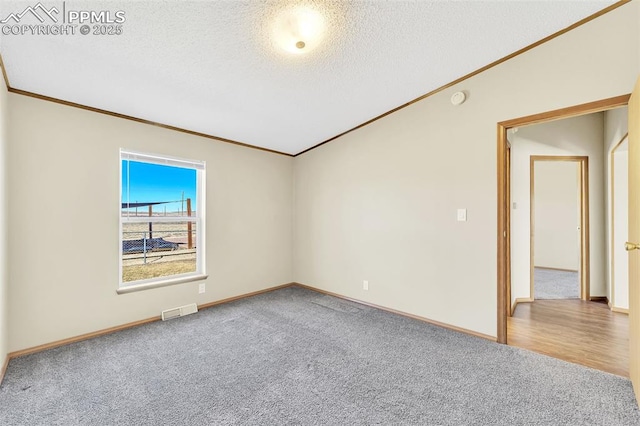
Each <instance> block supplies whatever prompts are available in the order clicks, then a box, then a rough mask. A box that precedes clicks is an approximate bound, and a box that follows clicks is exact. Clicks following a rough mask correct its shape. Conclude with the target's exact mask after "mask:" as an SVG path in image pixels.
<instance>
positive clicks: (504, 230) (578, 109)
mask: <svg viewBox="0 0 640 426" xmlns="http://www.w3.org/2000/svg"><path fill="white" fill-rule="evenodd" d="M630 97H631V94H626V95H621V96H616V97H614V98H608V99H603V100H600V101H595V102H589V103H586V104H582V105H576V106H572V107H567V108H562V109H557V110H554V111H548V112H543V113H540V114H534V115H529V116H526V117H520V118H514V119H512V120H506V121H501V122H499V123H497V130H498V140H497V170H498V176H497V183H498V203H497V204H498V206H497V210H498V214H497V216H498V226H497V243H498V244H497V245H498V250H497V251H498V253H497V258H498V261H497V269H498V271H497V272H498V277H497V287H498V291H497V298H498V303H497V319H498V327H497V333H496V334H497V339H496V340H497V341H498V342H499V343H504V344H506V343H507V316H508V315H507V312H508V311H507V309H510V308H509V305H510V304H511V300H509V301H507V294H509V293H508V290H507V284H509V286H510V283H509V281H510V280H509V277H510V275H511V259H510V254H507V249H508V248H509V244H507V241H510V240H511V220H510V214H509V213H510V206H509V204H508V203H509V197H508V195H507V188H509V187H510V182H511V177H510V176H509V175H508V174H507V158H506V157H507V142H508V141H507V130H509V129H512V128H514V127H519V126H528V125H532V124H539V123H545V122H548V121H554V120H560V119H563V118H569V117H575V116H578V115H585V114H591V113H594V112H602V111H607V110H610V109H614V108H618V107H622V106H626V105H627V104H628V103H629V98H630ZM509 299H511V298H510V297H509ZM509 312H510V311H509Z"/></svg>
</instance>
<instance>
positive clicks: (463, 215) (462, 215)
mask: <svg viewBox="0 0 640 426" xmlns="http://www.w3.org/2000/svg"><path fill="white" fill-rule="evenodd" d="M466 221H467V209H458V222H466Z"/></svg>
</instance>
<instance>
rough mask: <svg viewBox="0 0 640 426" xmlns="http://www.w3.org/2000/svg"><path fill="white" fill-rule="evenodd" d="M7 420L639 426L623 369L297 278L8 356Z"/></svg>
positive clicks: (1, 412)
mask: <svg viewBox="0 0 640 426" xmlns="http://www.w3.org/2000/svg"><path fill="white" fill-rule="evenodd" d="M0 424H1V425H158V424H176V425H259V424H263V425H282V424H295V425H372V424H383V425H391V424H393V425H456V426H458V425H616V426H620V425H638V424H640V411H639V410H638V407H637V405H636V402H635V398H634V395H633V391H632V388H631V383H630V382H629V381H628V380H627V379H624V378H622V377H619V376H614V375H611V374H607V373H603V372H600V371H596V370H592V369H588V368H585V367H580V366H577V365H574V364H569V363H566V362H563V361H560V360H556V359H553V358H549V357H546V356H543V355H538V354H535V353H532V352H528V351H525V350H522V349H518V348H515V347H510V346H505V345H499V344H496V343H492V342H490V341H487V340H484V339H480V338H475V337H471V336H468V335H465V334H461V333H456V332H453V331H449V330H446V329H442V328H439V327H435V326H431V325H429V324H426V323H423V322H420V321H416V320H412V319H408V318H405V317H401V316H398V315H394V314H390V313H387V312H384V311H380V310H377V309H374V308H370V307H366V306H363V305H358V304H355V303H351V302H347V301H343V300H340V299H336V298H333V297H330V296H325V295H322V294H319V293H316V292H312V291H309V290H305V289H301V288H297V287H292V288H286V289H282V290H278V291H274V292H271V293H266V294H263V295H259V296H255V297H252V298H248V299H244V300H240V301H236V302H233V303H229V304H225V305H219V306H216V307H214V308H210V309H207V310H203V311H201V312H199V313H198V314H195V315H191V316H187V317H184V318H180V319H175V320H171V321H168V322H157V323H152V324H148V325H144V326H141V327H137V328H133V329H129V330H125V331H122V332H119V333H115V334H111V335H107V336H103V337H99V338H95V339H92V340H87V341H84V342H80V343H76V344H73V345H69V346H65V347H60V348H56V349H52V350H49V351H46V352H41V353H38V354H33V355H29V356H25V357H21V358H17V359H14V360H12V361H11V363H10V365H9V368H8V371H7V375H6V378H5V381H4V383H3V385H2V387H0Z"/></svg>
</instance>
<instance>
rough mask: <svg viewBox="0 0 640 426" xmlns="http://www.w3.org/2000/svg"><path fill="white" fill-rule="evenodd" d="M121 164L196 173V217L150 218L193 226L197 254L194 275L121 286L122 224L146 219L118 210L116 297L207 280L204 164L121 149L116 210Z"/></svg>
mask: <svg viewBox="0 0 640 426" xmlns="http://www.w3.org/2000/svg"><path fill="white" fill-rule="evenodd" d="M122 160H130V161H137V162H142V163H151V164H160V165H165V166H174V167H182V168H188V169H195V170H196V200H197V208H196V215H195V216H192V217H188V216H173V217H155V218H153V222H156V223H158V222H176V221H181V222H182V221H184V222H193V223H195V225H196V241H197V247H196V248H197V250H196V270H195V271H194V272H188V273H184V274H175V275H169V276H164V277H157V278H149V279H145V280H137V281H130V282H122V241H123V240H122V229H123V224H124V223H148V222H149V218H148V217H143V216H138V217H127V216H123V215H122V209H121V208H118V216H119V221H118V223H119V238H118V246H119V249H118V251H119V264H120V266H119V274H118V290H117V293H118V294H124V293H130V292H134V291H139V290H146V289H151V288H158V287H165V286H169V285H175V284H181V283H186V282H192V281H199V280H204V279H206V278H207V274H206V265H205V259H206V257H205V235H206V232H205V229H206V228H205V227H206V223H205V222H206V221H205V219H204V218H205V217H206V213H205V206H206V200H205V193H206V191H205V182H206V179H205V173H206V164H205V162H204V161H197V160H187V159H183V158H177V157H172V156H165V155H158V154H147V153H142V152H136V151H130V150H127V149H120V156H119V162H118V164H119V170H120V174H119V180H120V185H119V193H120V197H119V200H118V206H120V204H121V203H122V195H123V194H122Z"/></svg>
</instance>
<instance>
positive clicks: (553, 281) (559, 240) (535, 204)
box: [529, 155, 590, 300]
mask: <svg viewBox="0 0 640 426" xmlns="http://www.w3.org/2000/svg"><path fill="white" fill-rule="evenodd" d="M529 171H530V191H529V198H530V204H529V206H530V248H529V253H530V263H529V277H530V278H529V282H530V298H531V299H532V300H541V299H542V300H558V299H582V300H589V276H590V274H589V270H590V263H589V256H590V253H589V158H588V157H586V156H538V155H532V156H531V157H530V166H529Z"/></svg>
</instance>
